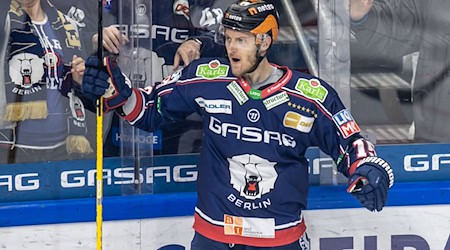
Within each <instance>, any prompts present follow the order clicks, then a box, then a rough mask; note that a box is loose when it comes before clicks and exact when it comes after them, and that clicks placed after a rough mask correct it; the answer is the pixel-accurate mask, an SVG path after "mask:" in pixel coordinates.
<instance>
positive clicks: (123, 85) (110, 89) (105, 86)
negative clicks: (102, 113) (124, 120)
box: [81, 56, 132, 111]
mask: <svg viewBox="0 0 450 250" xmlns="http://www.w3.org/2000/svg"><path fill="white" fill-rule="evenodd" d="M103 63H104V67H100V66H99V65H100V64H99V60H98V58H97V57H96V56H90V57H89V58H88V59H87V61H86V70H85V71H84V76H83V84H82V86H81V91H82V93H83V95H84V96H85V97H87V98H89V99H91V100H97V99H98V98H100V96H103V97H104V107H105V110H106V111H108V110H111V109H115V108H117V107H120V106H122V105H123V104H124V103H125V102H126V101H127V99H128V97H130V96H131V93H132V90H131V84H130V81H129V80H128V78H126V77H125V76H124V75H123V74H122V72H121V71H120V68H119V67H118V66H117V63H116V61H115V60H112V59H111V58H110V57H105V58H104V61H103Z"/></svg>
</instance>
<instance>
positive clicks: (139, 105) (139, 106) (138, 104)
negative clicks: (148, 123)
mask: <svg viewBox="0 0 450 250" xmlns="http://www.w3.org/2000/svg"><path fill="white" fill-rule="evenodd" d="M133 91H134V94H135V95H136V105H135V106H134V108H133V110H132V111H131V112H130V113H129V114H128V115H126V116H125V117H124V118H125V120H127V121H129V122H132V121H134V120H135V119H136V118H137V117H138V116H139V114H140V113H141V111H142V102H143V101H142V93H141V91H139V90H138V89H133Z"/></svg>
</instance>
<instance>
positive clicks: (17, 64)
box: [9, 53, 44, 89]
mask: <svg viewBox="0 0 450 250" xmlns="http://www.w3.org/2000/svg"><path fill="white" fill-rule="evenodd" d="M9 76H10V77H11V81H12V82H13V83H14V84H15V85H17V87H19V88H22V89H31V88H32V87H33V84H36V83H39V82H40V81H41V79H42V77H43V76H44V60H43V59H41V58H39V57H38V56H37V55H34V54H30V53H20V54H17V55H15V56H13V57H12V58H11V60H9Z"/></svg>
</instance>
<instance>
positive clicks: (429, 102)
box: [350, 0, 450, 142]
mask: <svg viewBox="0 0 450 250" xmlns="http://www.w3.org/2000/svg"><path fill="white" fill-rule="evenodd" d="M449 9H450V2H448V1H444V0H431V1H420V0H388V1H373V0H351V5H350V15H351V19H352V31H353V32H354V34H355V36H356V39H357V41H358V43H359V44H361V45H363V46H367V48H370V50H373V51H378V52H379V53H380V54H383V55H386V56H404V55H407V54H411V53H413V52H416V51H419V58H418V63H417V67H416V74H415V77H414V82H413V88H412V109H413V121H414V125H415V136H414V141H415V142H449V141H450V126H448V124H449V123H450V112H449V109H448V107H449V106H450V78H449V77H448V71H449V65H450V54H449V53H448V50H449V47H450V35H449V34H450V33H449V31H448V26H449V24H450V21H449V19H448V18H447V16H448V13H447V10H449Z"/></svg>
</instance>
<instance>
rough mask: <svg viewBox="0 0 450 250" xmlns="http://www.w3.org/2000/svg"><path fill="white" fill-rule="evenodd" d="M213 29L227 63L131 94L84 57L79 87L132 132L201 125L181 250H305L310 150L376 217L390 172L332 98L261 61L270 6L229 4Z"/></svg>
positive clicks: (255, 1) (273, 16) (310, 80)
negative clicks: (188, 230) (189, 223)
mask: <svg viewBox="0 0 450 250" xmlns="http://www.w3.org/2000/svg"><path fill="white" fill-rule="evenodd" d="M222 25H223V29H221V30H223V35H224V42H225V48H226V51H227V55H228V58H227V59H225V58H204V59H199V60H196V61H194V62H192V63H191V64H189V65H188V66H187V67H185V68H184V69H183V70H181V71H177V72H176V73H174V74H173V75H171V76H170V77H168V78H166V79H165V80H164V81H163V82H162V84H160V85H159V86H157V87H155V88H151V87H148V88H145V89H131V88H130V87H129V85H128V84H127V81H128V80H127V79H126V78H125V77H124V76H123V75H122V74H121V72H120V69H119V68H118V67H117V65H116V64H115V63H114V61H112V60H111V59H110V58H108V57H107V58H105V60H104V63H105V65H106V69H99V68H98V66H97V65H98V63H99V62H98V60H97V59H96V58H95V57H91V58H89V59H88V61H87V63H86V65H87V69H86V71H85V75H84V79H83V84H82V89H83V91H84V93H85V94H86V95H87V96H90V97H91V98H92V99H97V98H99V97H100V96H103V97H104V105H105V107H106V109H107V110H115V112H117V113H119V114H120V115H121V116H122V117H123V118H124V119H125V120H127V121H128V122H130V124H132V125H134V126H137V127H139V128H141V129H145V130H149V131H152V130H155V129H157V128H158V127H159V126H161V125H163V124H164V123H171V122H175V121H177V120H180V119H183V118H184V117H186V116H187V115H189V114H191V113H193V112H197V113H198V114H200V115H201V117H202V118H203V129H204V140H203V150H202V152H201V156H200V160H199V162H198V173H199V175H198V182H197V192H198V202H197V205H196V208H195V215H194V218H195V222H194V226H193V227H194V229H195V231H196V233H195V236H194V239H193V241H192V243H191V249H192V250H204V249H279V250H280V249H296V250H305V249H309V240H308V238H307V236H306V233H305V231H306V225H305V221H304V218H303V215H302V210H303V209H305V208H306V199H307V194H308V161H307V159H306V157H305V151H306V149H307V148H308V147H310V146H318V147H319V148H320V149H321V150H322V151H324V152H325V153H327V154H329V155H330V156H331V157H332V158H333V159H334V160H335V161H336V164H337V167H338V170H339V171H340V172H341V173H343V174H344V175H345V176H348V177H349V186H348V191H349V192H351V193H352V194H353V195H354V196H355V197H356V198H357V199H358V200H359V201H360V203H361V204H362V205H363V206H364V207H366V208H367V209H369V210H370V211H381V210H382V209H383V207H384V206H385V204H386V200H387V192H388V189H389V188H390V187H391V186H392V185H393V183H394V176H393V172H392V170H391V168H390V166H389V164H388V163H387V162H386V161H384V160H383V159H381V158H379V157H377V156H376V152H375V147H374V146H373V145H372V144H371V143H370V142H368V141H366V140H365V139H364V138H362V137H361V136H360V135H359V132H360V130H359V127H358V125H357V124H356V122H355V121H354V120H353V118H352V116H351V115H350V112H349V111H348V110H346V109H345V107H344V106H343V104H342V103H341V101H340V99H339V97H338V95H337V94H336V92H335V91H334V90H333V89H332V88H331V87H330V86H329V85H328V84H327V83H326V82H324V81H322V80H320V79H318V78H316V77H313V76H310V75H307V74H304V73H300V72H295V71H293V70H291V69H289V68H287V67H283V66H278V65H274V64H271V63H269V61H268V60H267V58H266V57H265V55H266V53H267V51H268V50H269V48H270V46H271V45H272V42H273V41H274V40H275V39H276V38H277V35H278V14H277V11H276V10H275V8H274V6H273V5H272V4H268V3H266V2H263V1H259V0H243V1H240V2H237V3H234V4H232V5H231V6H230V7H229V8H228V9H227V10H226V12H225V14H224V18H223V20H222ZM109 80H111V82H112V85H111V86H110V85H109V83H108V81H109ZM108 88H109V90H108V91H106V90H107V89H108ZM105 91H106V93H105Z"/></svg>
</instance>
